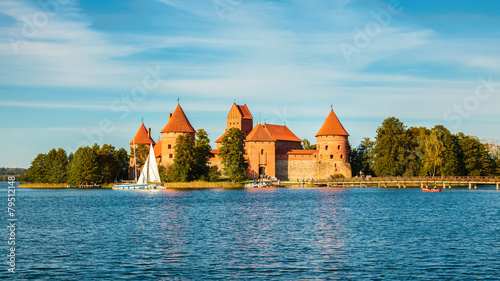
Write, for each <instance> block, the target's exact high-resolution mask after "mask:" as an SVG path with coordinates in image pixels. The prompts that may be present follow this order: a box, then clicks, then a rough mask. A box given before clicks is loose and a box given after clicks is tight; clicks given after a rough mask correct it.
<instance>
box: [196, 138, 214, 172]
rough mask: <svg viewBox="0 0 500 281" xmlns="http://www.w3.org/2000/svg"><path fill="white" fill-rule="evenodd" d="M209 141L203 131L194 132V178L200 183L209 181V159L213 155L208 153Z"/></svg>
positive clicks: (209, 148) (209, 149)
mask: <svg viewBox="0 0 500 281" xmlns="http://www.w3.org/2000/svg"><path fill="white" fill-rule="evenodd" d="M211 150H212V148H211V147H210V139H209V138H208V134H207V132H205V130H203V129H199V130H198V131H196V140H195V143H194V176H193V177H194V178H195V179H199V180H202V181H209V180H210V168H211V167H210V166H209V162H210V158H212V157H214V154H213V153H212V152H210V151H211Z"/></svg>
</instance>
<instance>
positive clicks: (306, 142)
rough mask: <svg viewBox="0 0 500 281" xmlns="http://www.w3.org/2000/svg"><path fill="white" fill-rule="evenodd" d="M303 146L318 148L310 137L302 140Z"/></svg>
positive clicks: (304, 147) (305, 147)
mask: <svg viewBox="0 0 500 281" xmlns="http://www.w3.org/2000/svg"><path fill="white" fill-rule="evenodd" d="M302 148H303V149H313V150H315V149H316V145H315V144H312V145H311V143H310V142H309V140H308V139H303V140H302Z"/></svg>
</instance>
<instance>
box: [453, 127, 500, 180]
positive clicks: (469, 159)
mask: <svg viewBox="0 0 500 281" xmlns="http://www.w3.org/2000/svg"><path fill="white" fill-rule="evenodd" d="M457 138H458V143H459V146H460V158H461V164H462V175H465V176H487V175H491V174H492V172H493V171H492V170H493V161H492V159H491V158H490V157H489V155H488V151H487V150H486V147H485V146H484V145H483V144H482V143H481V142H480V141H479V139H478V138H477V137H472V136H466V135H464V134H463V133H458V135H457Z"/></svg>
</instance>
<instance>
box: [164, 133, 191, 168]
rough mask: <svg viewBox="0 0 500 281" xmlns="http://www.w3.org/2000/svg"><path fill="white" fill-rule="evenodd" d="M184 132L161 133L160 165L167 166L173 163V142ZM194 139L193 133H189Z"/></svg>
mask: <svg viewBox="0 0 500 281" xmlns="http://www.w3.org/2000/svg"><path fill="white" fill-rule="evenodd" d="M183 134H185V133H177V132H165V133H162V134H161V136H162V146H161V160H160V165H163V166H165V167H167V166H168V165H173V164H174V158H175V144H176V142H177V138H178V137H179V136H180V135H183ZM189 134H190V135H191V138H192V139H193V140H194V133H189Z"/></svg>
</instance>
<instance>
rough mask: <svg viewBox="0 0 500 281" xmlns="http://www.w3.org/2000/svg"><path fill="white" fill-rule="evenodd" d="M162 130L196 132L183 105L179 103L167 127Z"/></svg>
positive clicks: (164, 131) (165, 131) (163, 131)
mask: <svg viewBox="0 0 500 281" xmlns="http://www.w3.org/2000/svg"><path fill="white" fill-rule="evenodd" d="M161 132H162V133H167V132H169V133H194V132H195V130H194V129H193V126H191V123H189V120H188V119H187V117H186V114H184V111H183V110H182V108H181V106H180V105H177V107H176V108H175V111H174V113H173V114H172V117H170V119H169V120H168V123H167V125H166V126H165V128H163V130H161Z"/></svg>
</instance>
